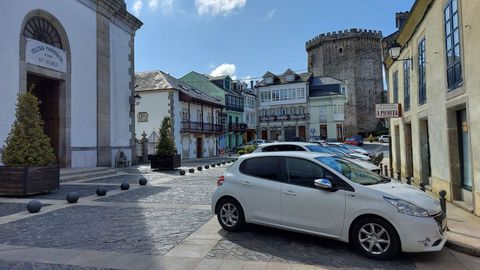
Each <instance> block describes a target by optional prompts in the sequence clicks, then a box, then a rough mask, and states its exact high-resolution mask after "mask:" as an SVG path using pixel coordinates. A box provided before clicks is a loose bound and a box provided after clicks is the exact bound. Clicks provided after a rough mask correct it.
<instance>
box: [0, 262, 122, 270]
mask: <svg viewBox="0 0 480 270" xmlns="http://www.w3.org/2000/svg"><path fill="white" fill-rule="evenodd" d="M26 269H32V270H34V269H36V270H94V269H97V270H113V268H94V267H81V266H75V265H64V264H63V265H62V264H51V263H32V262H14V261H4V260H0V270H26Z"/></svg>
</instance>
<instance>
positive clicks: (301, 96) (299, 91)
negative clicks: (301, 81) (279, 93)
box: [297, 88, 305, 99]
mask: <svg viewBox="0 0 480 270" xmlns="http://www.w3.org/2000/svg"><path fill="white" fill-rule="evenodd" d="M297 98H298V99H304V98H305V88H297Z"/></svg>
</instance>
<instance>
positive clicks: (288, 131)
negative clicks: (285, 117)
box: [284, 127, 295, 142]
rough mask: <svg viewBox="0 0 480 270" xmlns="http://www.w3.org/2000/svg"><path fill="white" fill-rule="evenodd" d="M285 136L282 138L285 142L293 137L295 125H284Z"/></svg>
mask: <svg viewBox="0 0 480 270" xmlns="http://www.w3.org/2000/svg"><path fill="white" fill-rule="evenodd" d="M284 131H285V137H284V140H285V141H286V142H288V141H291V140H292V139H293V138H295V127H285V128H284Z"/></svg>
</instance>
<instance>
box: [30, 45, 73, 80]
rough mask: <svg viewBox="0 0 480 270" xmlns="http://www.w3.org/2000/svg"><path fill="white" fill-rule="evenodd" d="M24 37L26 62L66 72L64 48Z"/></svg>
mask: <svg viewBox="0 0 480 270" xmlns="http://www.w3.org/2000/svg"><path fill="white" fill-rule="evenodd" d="M26 39H27V45H26V51H25V60H26V61H27V63H30V64H33V65H37V66H41V67H45V68H48V69H53V70H56V71H60V72H64V73H65V72H67V54H66V53H65V51H64V50H62V49H60V48H57V47H54V46H51V45H48V44H46V43H43V42H40V41H38V40H35V39H31V38H26Z"/></svg>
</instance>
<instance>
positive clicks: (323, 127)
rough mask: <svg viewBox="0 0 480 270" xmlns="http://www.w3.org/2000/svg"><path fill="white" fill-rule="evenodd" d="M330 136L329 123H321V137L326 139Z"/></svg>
mask: <svg viewBox="0 0 480 270" xmlns="http://www.w3.org/2000/svg"><path fill="white" fill-rule="evenodd" d="M327 138H328V128H327V125H320V139H322V140H326V139H327Z"/></svg>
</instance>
